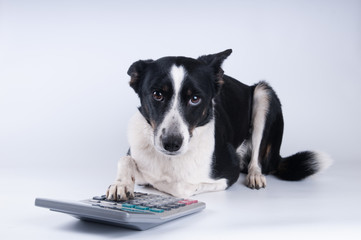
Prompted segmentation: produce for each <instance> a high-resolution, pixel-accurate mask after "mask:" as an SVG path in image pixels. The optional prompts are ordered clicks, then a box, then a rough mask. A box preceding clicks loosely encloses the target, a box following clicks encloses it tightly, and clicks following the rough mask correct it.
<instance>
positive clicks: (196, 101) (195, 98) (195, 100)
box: [189, 95, 202, 106]
mask: <svg viewBox="0 0 361 240" xmlns="http://www.w3.org/2000/svg"><path fill="white" fill-rule="evenodd" d="M201 100H202V99H201V98H200V97H198V96H195V95H194V96H192V97H191V99H189V104H190V105H192V106H196V105H198V104H200V102H201Z"/></svg>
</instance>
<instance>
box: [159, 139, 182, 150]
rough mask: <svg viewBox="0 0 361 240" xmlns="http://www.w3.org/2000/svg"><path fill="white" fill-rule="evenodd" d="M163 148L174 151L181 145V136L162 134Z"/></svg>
mask: <svg viewBox="0 0 361 240" xmlns="http://www.w3.org/2000/svg"><path fill="white" fill-rule="evenodd" d="M162 142H163V148H164V149H165V150H166V151H168V152H176V151H178V150H179V149H180V148H181V147H182V143H183V137H182V136H181V135H166V136H162Z"/></svg>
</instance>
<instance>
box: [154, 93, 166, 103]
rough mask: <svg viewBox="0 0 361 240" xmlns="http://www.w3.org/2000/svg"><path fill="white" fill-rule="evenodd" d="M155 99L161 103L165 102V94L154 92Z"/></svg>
mask: <svg viewBox="0 0 361 240" xmlns="http://www.w3.org/2000/svg"><path fill="white" fill-rule="evenodd" d="M153 98H154V100H156V101H158V102H160V101H163V99H164V96H163V94H162V93H161V92H159V91H154V92H153Z"/></svg>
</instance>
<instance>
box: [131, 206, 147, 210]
mask: <svg viewBox="0 0 361 240" xmlns="http://www.w3.org/2000/svg"><path fill="white" fill-rule="evenodd" d="M134 208H135V209H139V210H148V209H149V207H143V206H135V207H134Z"/></svg>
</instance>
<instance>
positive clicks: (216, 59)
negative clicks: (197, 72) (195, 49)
mask: <svg viewBox="0 0 361 240" xmlns="http://www.w3.org/2000/svg"><path fill="white" fill-rule="evenodd" d="M231 53H232V49H227V50H225V51H223V52H220V53H216V54H210V55H204V56H200V57H199V58H198V61H200V62H202V63H204V64H206V65H208V66H210V67H211V68H212V69H213V71H214V72H213V73H214V74H215V76H216V90H217V91H218V90H219V89H220V86H221V85H222V84H223V73H224V71H223V70H222V68H221V67H222V63H223V61H224V60H225V59H226V58H227V57H228V56H229V55H231Z"/></svg>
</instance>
